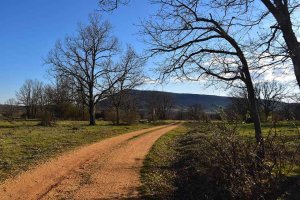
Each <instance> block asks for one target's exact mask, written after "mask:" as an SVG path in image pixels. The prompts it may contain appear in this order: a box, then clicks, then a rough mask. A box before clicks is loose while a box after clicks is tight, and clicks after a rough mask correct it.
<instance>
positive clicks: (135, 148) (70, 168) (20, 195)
mask: <svg viewBox="0 0 300 200" xmlns="http://www.w3.org/2000/svg"><path fill="white" fill-rule="evenodd" d="M176 127H177V125H167V126H159V127H155V128H150V129H145V130H140V131H135V132H132V133H127V134H124V135H120V136H117V137H114V138H110V139H106V140H103V141H100V142H98V143H95V144H92V145H89V146H86V147H83V148H81V149H78V150H76V151H73V152H70V153H67V154H65V155H62V156H60V157H58V158H56V159H53V160H50V161H49V162H47V163H45V164H42V165H40V166H37V167H36V168H35V169H33V170H31V171H28V172H25V173H23V174H21V175H20V176H18V177H17V178H15V179H13V180H8V181H6V182H5V183H4V184H3V185H1V186H0V194H1V195H0V199H1V200H2V199H5V200H6V199H7V200H8V199H9V200H10V199H26V200H27V199H125V198H138V190H137V189H138V187H139V186H140V184H141V183H140V179H139V178H140V175H139V171H140V168H141V166H142V163H143V160H144V158H145V156H146V154H147V153H148V152H149V150H150V148H151V146H152V145H153V144H154V142H155V141H156V140H157V139H158V138H159V137H160V136H162V135H163V134H165V133H167V132H169V131H171V130H173V129H175V128H176Z"/></svg>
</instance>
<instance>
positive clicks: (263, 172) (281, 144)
mask: <svg viewBox="0 0 300 200" xmlns="http://www.w3.org/2000/svg"><path fill="white" fill-rule="evenodd" d="M290 142H291V138H290V137H287V136H286V135H283V134H278V133H277V132H276V129H271V130H270V132H269V135H268V136H267V137H266V138H265V145H266V146H265V149H266V156H265V159H264V160H261V161H260V162H258V158H257V156H256V152H257V145H256V143H255V140H254V139H253V138H250V137H245V136H241V135H240V134H239V132H238V129H237V127H236V126H231V125H229V124H227V123H214V124H213V123H212V124H205V126H202V127H201V128H199V127H198V128H197V129H194V130H193V131H191V132H190V133H189V134H187V135H186V136H185V137H184V139H183V140H182V141H181V145H180V146H181V147H180V149H181V151H183V152H182V157H181V158H180V159H179V161H178V162H177V163H176V164H175V165H177V168H180V169H181V171H180V173H179V176H178V180H177V182H178V188H180V189H179V190H178V195H179V196H180V197H179V198H180V199H276V198H277V197H278V196H280V195H281V193H282V192H283V190H284V188H282V187H281V185H282V183H284V181H285V180H286V177H287V175H288V174H289V173H290V172H291V171H292V170H293V166H294V165H295V164H297V165H299V161H297V160H298V159H299V158H297V157H296V156H297V155H298V153H299V147H297V146H293V145H291V143H290ZM297 145H299V144H297Z"/></svg>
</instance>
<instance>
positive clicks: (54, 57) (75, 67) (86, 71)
mask: <svg viewBox="0 0 300 200" xmlns="http://www.w3.org/2000/svg"><path fill="white" fill-rule="evenodd" d="M117 50H118V40H117V39H116V38H115V37H113V36H111V25H110V24H109V23H108V22H102V21H101V20H100V17H99V16H98V15H96V14H94V15H90V18H89V24H87V25H80V26H79V28H78V31H77V35H75V36H72V37H71V36H69V37H66V38H65V40H64V42H63V43H62V42H60V41H58V42H57V44H56V46H55V48H54V49H53V50H52V51H50V53H49V56H48V58H47V59H46V63H47V64H49V65H51V66H52V70H53V71H54V72H57V73H59V74H65V75H67V76H71V77H73V78H74V80H75V82H74V83H75V84H76V87H77V88H78V89H81V90H82V94H83V95H84V96H85V104H86V105H87V106H88V108H89V117H90V119H89V122H90V125H95V124H96V121H95V105H96V104H97V103H98V102H99V101H100V100H102V99H104V98H106V97H107V94H108V91H109V90H110V88H111V87H112V86H113V85H114V84H115V83H116V82H117V81H118V78H117V77H111V73H115V71H116V70H117V69H115V68H114V66H113V65H112V62H111V59H112V57H113V56H114V55H115V54H116V52H117ZM107 77H110V82H108V80H107Z"/></svg>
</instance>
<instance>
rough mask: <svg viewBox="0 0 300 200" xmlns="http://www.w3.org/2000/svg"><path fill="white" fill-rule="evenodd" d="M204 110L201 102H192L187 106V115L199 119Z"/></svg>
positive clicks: (202, 115)
mask: <svg viewBox="0 0 300 200" xmlns="http://www.w3.org/2000/svg"><path fill="white" fill-rule="evenodd" d="M204 115H205V113H204V110H203V106H202V105H201V104H194V105H191V106H190V107H189V117H190V118H191V119H192V120H196V121H200V120H203V119H204Z"/></svg>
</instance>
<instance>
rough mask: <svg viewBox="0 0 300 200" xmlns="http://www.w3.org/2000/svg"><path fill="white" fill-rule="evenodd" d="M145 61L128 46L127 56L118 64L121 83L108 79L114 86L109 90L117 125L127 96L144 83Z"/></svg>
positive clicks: (118, 75)
mask: <svg viewBox="0 0 300 200" xmlns="http://www.w3.org/2000/svg"><path fill="white" fill-rule="evenodd" d="M144 64H145V60H144V59H143V58H141V57H140V56H139V55H138V54H137V53H136V52H135V51H134V49H133V48H132V47H130V46H128V47H127V50H126V53H125V55H124V56H123V57H122V58H121V60H120V62H119V63H117V68H119V70H117V72H116V73H118V74H117V75H113V76H114V77H119V81H118V82H116V83H115V84H114V83H113V80H114V79H108V80H109V82H110V84H112V85H113V86H112V87H111V88H110V90H109V94H110V99H111V103H112V105H113V107H114V108H115V110H116V123H117V124H120V108H121V106H122V103H123V99H124V98H126V97H125V96H126V95H130V94H129V93H130V90H132V89H134V88H135V87H137V86H140V85H142V84H143V83H144V80H145V78H144V74H143V66H144Z"/></svg>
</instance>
